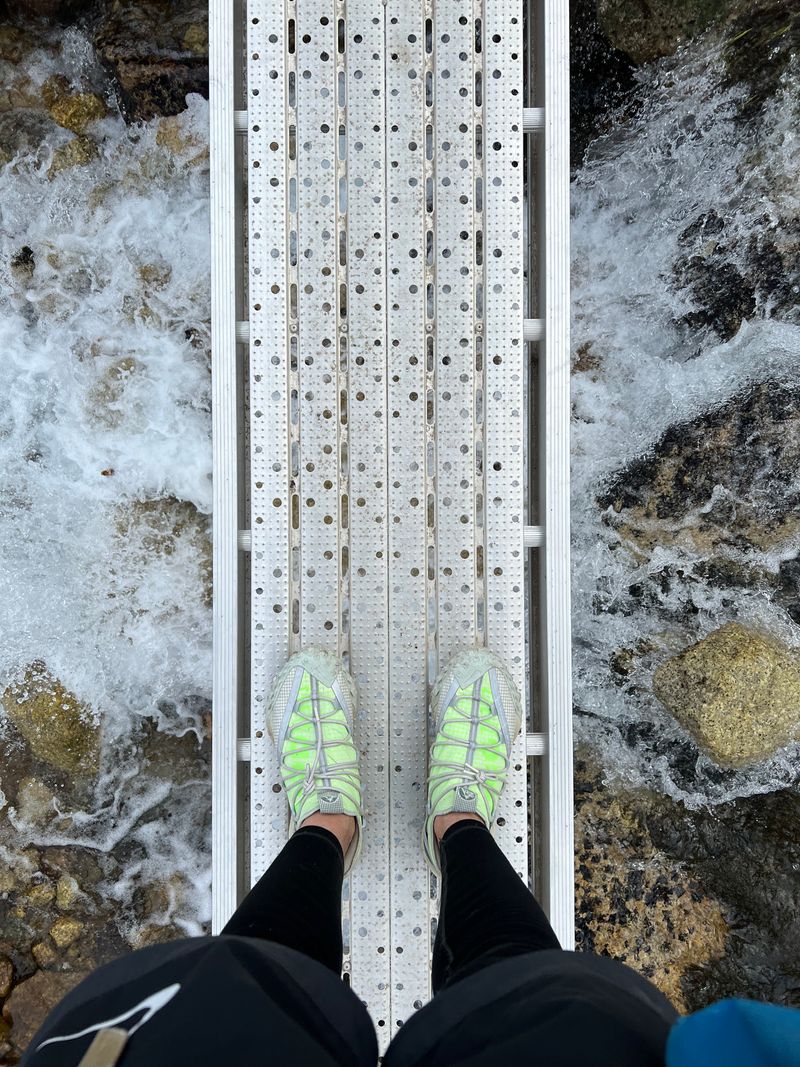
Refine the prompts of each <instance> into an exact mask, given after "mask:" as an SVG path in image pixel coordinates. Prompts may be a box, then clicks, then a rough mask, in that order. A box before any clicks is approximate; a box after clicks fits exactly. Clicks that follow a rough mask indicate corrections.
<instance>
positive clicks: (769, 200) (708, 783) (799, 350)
mask: <svg viewBox="0 0 800 1067" xmlns="http://www.w3.org/2000/svg"><path fill="white" fill-rule="evenodd" d="M721 50H722V41H721V40H720V39H719V38H717V37H715V36H712V35H708V36H707V37H706V38H705V39H704V40H701V41H696V42H693V43H690V44H689V45H686V46H684V47H682V48H681V49H680V50H679V51H678V52H677V53H676V55H675V56H673V57H670V58H669V59H665V60H663V61H661V62H659V63H657V64H654V65H651V66H649V67H645V68H642V69H641V70H640V71H638V72H637V75H636V80H637V83H638V84H637V87H636V90H635V93H636V96H637V98H638V107H637V108H635V109H632V108H631V107H630V102H628V103H627V105H626V115H623V112H622V110H620V114H619V116H618V121H617V122H616V123H614V124H612V127H611V132H609V133H608V134H606V135H604V136H603V137H601V138H599V139H597V140H595V141H594V142H593V143H592V144H591V145H590V147H589V151H588V153H587V156H586V158H585V160H584V164H583V166H582V167H581V168H580V170H579V171H578V172H577V174H576V176H575V179H574V182H573V187H572V217H573V218H572V300H573V317H572V344H573V352H578V351H579V350H580V349H581V346H587V345H590V346H591V352H592V354H593V356H594V357H595V358H596V361H597V362H599V368H598V369H597V370H596V371H595V372H594V373H576V374H574V376H573V405H574V422H573V438H572V442H573V460H572V480H573V495H572V516H573V571H572V575H573V600H572V602H573V613H574V614H573V635H574V646H575V675H574V693H575V702H576V705H577V706H578V707H579V708H580V709H581V712H582V713H581V714H579V715H578V716H577V717H576V730H577V733H578V736H579V737H580V738H583V739H586V740H589V741H590V742H591V743H592V744H593V745H594V746H595V748H599V749H600V751H601V752H602V754H603V763H604V766H605V767H606V768H607V769H608V770H609V771H610V772H612V773H613V772H617V773H619V774H620V775H621V776H623V777H624V778H626V779H627V780H629V781H631V782H634V783H643V784H648V785H651V786H654V787H656V788H662V789H664V790H665V791H666V792H668V793H670V794H671V795H673V796H675V797H680V798H681V799H683V800H684V801H686V802H687V803H688V804H689V805H690V806H692V805H694V804H697V803H700V802H703V801H705V800H710V801H714V802H717V801H723V800H727V799H731V798H732V797H735V796H741V795H746V794H750V793H757V792H765V791H767V790H769V789H772V788H775V787H776V786H778V785H781V784H785V783H787V782H789V781H792V780H793V779H794V778H796V776H797V773H798V765H799V762H798V758H797V751H796V749H794V750H793V749H789V750H786V751H784V752H783V753H781V754H778V755H777V756H776V757H775V758H773V759H771V760H769V761H767V762H766V763H763V764H761V765H760V766H758V767H756V768H754V769H752V770H750V771H742V772H739V773H730V774H727V773H726V774H722V775H721V774H719V772H718V768H716V767H715V766H714V765H713V764H712V763H711V762H710V761H708V760H706V759H705V758H704V757H700V758H699V759H698V761H697V764H696V766H695V767H693V768H692V769H691V771H690V773H688V775H687V773H686V771H685V768H684V769H683V770H682V771H680V772H679V771H678V768H677V765H676V761H675V759H673V758H672V756H671V752H672V751H673V750H674V751H677V750H678V749H679V748H680V742H681V741H682V740H683V741H685V735H684V734H683V733H682V731H681V730H680V729H679V728H678V727H677V726H676V725H675V724H674V723H673V721H672V719H671V717H670V716H669V715H668V714H667V713H666V712H665V711H664V709H663V708H662V707H661V705H660V704H659V703H658V701H657V700H656V699H655V698H654V697H653V696H652V695H651V694H650V692H649V679H650V675H651V673H652V666H653V664H652V663H651V664H650V668H649V670H648V669H642V670H640V671H639V673H638V674H637V675H636V676H635V678H634V681H636V682H638V683H639V684H638V685H636V686H634V687H633V691H629V690H628V689H627V688H626V691H623V689H622V688H620V687H619V686H618V685H615V684H614V681H613V680H612V678H611V676H610V671H609V657H610V656H611V654H612V653H613V652H614V651H615V650H618V649H620V648H623V647H625V646H628V647H630V646H632V645H633V644H634V643H635V641H636V639H637V638H651V639H652V640H653V643H654V644H655V645H656V646H658V647H659V648H660V649H662V651H661V653H660V655H659V656H658V657H657V658H656V660H655V662H656V663H657V662H658V661H659V660H660V659H663V658H664V655H665V654H666V652H665V651H663V650H664V648H665V642H664V632H665V631H666V630H673V631H677V630H679V629H680V628H676V626H675V625H674V624H672V623H670V622H669V621H665V620H669V617H670V608H671V607H674V606H675V605H671V604H670V596H671V595H674V594H670V593H669V592H664V593H663V594H662V595H661V598H660V600H661V602H660V604H659V606H658V609H657V610H654V609H652V607H648V608H642V607H641V606H639V607H638V608H636V607H632V606H631V605H630V603H629V601H630V598H627V601H628V602H626V593H627V590H628V589H629V587H630V586H632V585H633V584H634V583H637V582H638V583H641V582H646V581H647V577H648V574H656V573H657V572H659V571H660V570H661V569H662V568H663V567H664V566H665V565H673V566H674V567H677V566H682V565H683V566H685V565H686V564H687V561H689V562H691V559H690V557H688V556H687V553H686V552H684V551H681V550H678V549H677V548H671V547H657V548H656V549H655V551H654V553H653V554H652V556H651V558H650V559H648V560H646V561H645V562H637V561H636V559H634V557H633V555H632V554H630V553H629V552H627V551H626V550H625V548H624V546H621V545H620V543H619V540H620V539H619V536H618V535H617V534H615V533H614V531H613V529H611V528H609V526H607V525H605V524H604V523H603V522H602V521H601V520H602V515H601V511H600V509H599V507H598V504H597V499H596V498H597V496H598V493H599V491H600V489H601V487H602V486H603V485H604V484H607V482H608V481H609V480H610V478H611V477H612V475H613V474H614V472H616V471H618V470H619V469H620V468H622V467H624V466H625V464H626V463H628V462H629V461H630V460H632V459H633V458H635V457H637V456H640V455H642V454H645V453H647V452H648V450H649V449H651V448H652V447H653V446H654V445H655V443H656V442H657V441H658V439H659V438H660V437H661V435H662V434H663V433H664V431H665V430H666V429H667V428H668V427H669V426H671V425H673V424H675V423H680V422H684V421H686V420H688V419H691V418H693V417H695V416H697V415H698V414H700V413H701V412H704V411H707V410H708V409H709V408H711V407H714V406H716V405H718V404H721V403H723V402H725V401H728V400H730V399H731V398H732V397H735V396H737V395H738V394H740V393H742V392H743V391H744V392H746V390H747V388H748V386H752V384H754V383H759V382H767V381H769V382H778V381H792V380H794V381H795V382H796V381H797V375H798V371H799V370H800V326H799V325H798V324H797V323H798V318H797V315H796V312H795V313H794V314H792V312H791V311H789V312H787V311H785V310H781V309H775V308H774V307H773V306H772V302H771V300H770V298H769V296H768V295H765V296H764V297H763V298H759V299H758V301H757V302H756V307H755V311H754V313H753V314H752V315H751V316H750V317H749V318H748V319H745V320H744V321H743V322H742V324H741V327H740V328H739V330H738V332H737V333H736V334H735V336H733V337H731V338H730V339H728V340H726V341H724V342H721V341H720V339H719V337H718V336H715V335H714V334H713V332H711V331H701V330H697V329H687V327H686V326H685V325H682V324H681V323H680V321H679V320H680V319H681V317H682V316H684V315H685V314H686V313H687V312H691V310H692V308H693V304H692V302H691V297H690V294H689V293H688V292H687V291H686V290H680V291H679V290H677V288H676V286H675V285H674V284H673V283H672V280H671V279H672V267H673V264H674V263H675V261H676V260H677V259H678V257H679V255H680V254H681V251H682V250H681V249H680V247H679V241H678V238H679V235H680V234H681V232H682V231H683V230H684V229H685V228H686V227H687V226H688V225H689V224H690V223H692V222H693V221H694V220H695V219H696V218H697V217H698V216H700V215H701V214H703V213H704V212H708V211H710V210H712V209H713V210H714V211H716V212H717V214H718V215H719V216H721V217H722V218H723V219H724V221H725V233H726V238H727V242H728V244H730V245H731V247H732V249H733V251H732V254H731V257H730V259H731V262H732V263H733V264H734V266H741V267H742V269H743V270H746V269H747V265H746V264H745V262H744V260H745V256H746V250H747V247H748V240H749V239H750V238H757V237H758V236H759V230H760V229H763V228H764V227H765V226H766V225H772V224H773V223H777V224H778V229H779V230H780V227H781V226H786V225H787V222H788V223H790V222H791V220H794V219H796V218H797V216H798V206H800V204H799V203H798V194H799V190H798V184H797V174H798V173H799V172H800V141H799V140H798V136H797V107H798V99H800V97H799V95H798V93H799V90H800V65H799V64H798V57H797V55H796V54H795V56H794V62H793V63H791V64H790V65H789V66H788V68H787V70H786V71H785V72H784V75H783V78H782V82H781V86H780V88H779V91H778V93H777V95H775V96H773V97H772V98H771V99H770V100H768V102H767V103H766V106H765V108H764V112H763V114H762V115H760V116H758V117H756V118H751V119H750V120H749V121H742V120H741V116H740V107H741V104H742V102H743V101H744V100H745V98H746V95H747V89H746V88H745V86H743V85H733V86H727V87H726V86H725V85H724V84H723V79H722V69H723V65H722V54H721ZM631 112H634V114H633V116H632V117H631ZM798 281H800V279H798V278H797V277H795V279H794V286H793V292H794V293H795V294H796V293H797V292H798V291H800V289H798ZM792 320H793V321H792ZM752 475H753V478H754V479H757V478H758V477H759V473H758V471H756V470H753V472H752ZM785 476H786V479H787V480H788V481H789V482H791V483H793V484H794V485H795V487H796V486H797V485H798V479H800V473H799V472H797V471H787V472H785ZM799 548H800V545H797V544H794V545H782V546H780V548H776V549H775V550H774V551H773V552H771V553H763V554H761V555H760V556H759V557H758V562H759V563H760V564H761V566H763V567H764V568H765V569H767V570H769V571H773V572H774V571H776V570H777V568H778V565H779V563H780V562H781V560H782V559H786V558H791V557H792V556H795V555H796V554H797V552H798V549H799ZM753 558H754V557H753V556H752V555H751V557H750V559H751V561H752V560H753ZM725 597H726V591H725V590H719V589H714V588H712V587H710V586H704V587H700V588H699V589H698V590H697V591H696V592H695V593H694V598H695V603H696V606H697V607H698V609H699V611H698V619H697V623H696V627H695V636H694V637H690V638H689V639H688V640H685V641H684V642H683V643H684V644H689V643H691V641H692V640H694V639H697V638H699V637H700V636H703V635H704V634H706V633H708V632H709V631H711V630H713V629H715V628H717V627H718V626H720V625H722V624H723V623H724V622H727V621H728V620H729V619H732V618H738V619H739V621H741V622H744V623H747V622H752V623H760V624H762V625H764V626H766V627H767V628H768V629H770V630H771V631H772V632H773V633H775V634H777V635H778V636H779V637H780V638H782V639H783V640H784V641H786V642H787V643H789V644H796V643H797V631H796V629H795V628H794V627H793V626H792V624H791V622H790V621H789V618H788V616H787V615H786V614H785V612H783V610H782V609H780V608H778V607H776V606H775V605H774V604H773V603H772V602H771V600H770V598H769V597H768V596H767V595H765V593H764V591H763V590H761V589H758V588H752V589H743V590H737V592H736V596H735V598H734V602H733V603H731V599H730V593H729V592H728V593H727V597H728V599H727V601H726V600H725ZM662 609H663V610H662ZM642 722H648V723H653V724H655V726H656V730H655V735H656V736H657V737H658V738H659V741H658V743H655V744H654V743H640V744H634V745H630V744H624V743H623V742H622V741H621V740H620V737H621V735H622V734H623V733H624V727H625V725H627V724H631V723H642ZM651 734H652V731H651ZM672 742H674V745H673V744H672ZM684 747H685V746H684Z"/></svg>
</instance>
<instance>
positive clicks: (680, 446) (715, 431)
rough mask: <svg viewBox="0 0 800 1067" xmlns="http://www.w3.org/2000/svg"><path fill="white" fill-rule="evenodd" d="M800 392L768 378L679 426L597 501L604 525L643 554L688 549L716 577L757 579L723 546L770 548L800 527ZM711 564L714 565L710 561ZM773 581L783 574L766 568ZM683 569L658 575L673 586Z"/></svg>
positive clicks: (688, 577) (702, 573)
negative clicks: (799, 480) (799, 475)
mask: <svg viewBox="0 0 800 1067" xmlns="http://www.w3.org/2000/svg"><path fill="white" fill-rule="evenodd" d="M799 465H800V388H798V387H797V386H794V385H787V384H785V383H777V382H765V383H761V384H759V385H756V386H753V387H752V388H751V389H748V390H747V392H745V393H742V394H739V395H737V396H735V397H734V398H733V399H731V400H730V401H729V402H727V403H726V404H724V405H722V406H720V407H717V408H713V409H712V410H710V411H708V412H705V413H704V414H702V415H700V416H699V417H698V418H697V419H694V420H693V421H691V422H684V423H679V424H676V425H674V426H671V427H670V428H669V430H667V432H666V433H665V434H664V436H663V437H662V438H661V440H660V441H659V442H658V443H657V444H656V445H655V446H654V448H653V449H652V450H651V451H650V453H649V454H648V455H646V456H643V457H641V458H639V459H636V460H635V461H634V462H633V463H631V464H629V466H627V467H626V468H625V469H624V470H622V471H620V472H619V473H618V474H617V475H615V476H614V478H613V479H612V480H611V482H610V483H609V484H608V486H607V487H606V488H605V489H604V490H603V491H602V492H601V493H600V495H599V496H598V497H597V503H598V505H599V506H600V507H601V508H603V509H607V510H606V515H605V516H604V521H605V522H607V523H608V524H609V525H610V526H612V527H614V528H615V529H616V530H618V532H619V533H620V536H621V537H622V539H623V540H624V541H626V542H627V543H629V544H630V545H631V547H634V548H635V549H636V550H637V551H638V552H641V553H644V554H645V555H649V554H650V552H652V551H653V549H654V548H655V547H656V545H661V546H670V547H672V546H674V547H683V548H685V549H686V551H687V552H688V553H690V554H691V555H692V556H695V557H697V556H699V557H702V559H703V560H704V562H702V563H698V567H699V570H698V571H697V573H696V574H693V573H690V570H689V568H688V567H687V569H686V570H685V571H684V574H683V575H678V577H680V578H681V580H682V581H684V582H687V581H692V580H695V581H696V580H697V579H698V577H700V578H706V577H708V574H709V567H713V568H715V569H714V570H713V571H712V573H713V576H714V579H715V580H716V581H717V582H720V583H723V582H730V583H731V585H732V586H734V587H735V586H736V585H737V584H741V583H742V582H748V583H750V582H751V581H752V580H753V578H754V577H755V572H754V571H753V570H751V569H748V567H747V564H746V563H744V564H739V565H736V564H734V563H731V562H730V560H726V558H725V555H724V553H723V552H720V555H719V556H717V555H716V552H717V550H721V549H724V548H725V547H726V546H728V547H731V548H736V549H739V550H740V551H743V552H745V553H746V552H747V551H748V550H752V551H765V550H768V549H771V548H774V547H775V546H777V545H780V544H782V543H784V542H788V541H789V540H790V539H792V538H793V537H795V536H796V535H797V534H798V533H799V532H800V492H799V491H798V489H797V486H796V483H795V479H794V472H795V471H796V470H797V469H798V466H799ZM712 561H713V562H712ZM759 573H761V576H762V577H763V580H764V581H765V582H766V583H769V584H771V585H772V586H773V587H776V586H777V585H778V579H777V575H770V574H769V573H768V572H766V571H763V570H762V571H761V572H759ZM675 577H676V573H675V572H673V571H671V570H668V571H666V572H665V573H662V574H660V575H659V576H656V580H657V581H660V582H661V583H662V585H663V587H664V591H665V592H667V591H669V589H670V586H671V583H672V582H673V581H674V579H675Z"/></svg>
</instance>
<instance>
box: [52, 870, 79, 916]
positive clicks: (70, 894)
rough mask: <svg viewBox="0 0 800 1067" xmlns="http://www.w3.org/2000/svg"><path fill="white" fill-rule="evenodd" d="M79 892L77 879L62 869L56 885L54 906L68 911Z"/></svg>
mask: <svg viewBox="0 0 800 1067" xmlns="http://www.w3.org/2000/svg"><path fill="white" fill-rule="evenodd" d="M80 892H81V887H80V886H79V885H78V882H77V880H76V879H75V878H73V877H72V875H71V874H68V873H67V872H66V871H64V873H63V874H62V875H61V877H60V878H59V879H58V884H57V885H56V907H57V908H58V909H59V910H60V911H69V909H70V908H71V907H72V906H73V905H74V904H75V901H76V900H77V899H78V897H79V896H80Z"/></svg>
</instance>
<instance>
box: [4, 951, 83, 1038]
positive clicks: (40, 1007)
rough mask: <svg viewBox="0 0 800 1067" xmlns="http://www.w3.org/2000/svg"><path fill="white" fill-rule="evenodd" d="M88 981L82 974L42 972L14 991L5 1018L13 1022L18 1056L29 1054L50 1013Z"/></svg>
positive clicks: (12, 1028) (12, 1035)
mask: <svg viewBox="0 0 800 1067" xmlns="http://www.w3.org/2000/svg"><path fill="white" fill-rule="evenodd" d="M85 977H86V975H85V974H83V973H81V972H68V973H66V974H64V973H59V972H56V971H39V972H38V973H37V974H35V975H33V977H32V978H28V979H27V981H25V982H22V983H20V985H18V986H16V987H15V988H14V989H13V991H12V993H11V996H10V997H9V999H8V1000H7V1001H6V1003H5V1005H4V1006H3V1017H4V1018H5V1019H6V1020H8V1021H10V1022H11V1035H10V1036H11V1044H12V1046H13V1047H14V1048H15V1050H16V1051H17V1052H24V1051H25V1049H26V1048H27V1047H28V1043H29V1042H30V1040H31V1038H32V1037H33V1035H34V1034H35V1033H36V1031H37V1030H38V1029H39V1027H40V1026H41V1025H42V1023H43V1022H44V1020H45V1018H46V1017H47V1015H48V1014H49V1012H50V1011H51V1010H52V1009H53V1008H54V1007H55V1006H56V1004H58V1003H59V1002H60V1001H61V1000H63V999H64V997H65V996H66V995H67V993H69V991H70V990H71V989H73V988H74V987H75V986H76V985H77V984H78V982H80V981H81V980H82V979H83V978H85Z"/></svg>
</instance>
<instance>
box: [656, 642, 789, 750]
mask: <svg viewBox="0 0 800 1067" xmlns="http://www.w3.org/2000/svg"><path fill="white" fill-rule="evenodd" d="M653 692H654V693H655V695H656V696H657V697H658V698H659V700H661V701H662V703H664V704H665V705H666V706H667V707H668V708H669V710H670V711H671V712H672V714H673V715H674V716H675V718H676V719H677V720H678V721H679V722H680V723H681V724H682V725H683V726H684V727H685V728H686V729H687V730H688V731H689V733H691V734H692V736H693V737H694V738H695V740H696V741H697V742H698V744H699V745H701V746H702V747H703V748H704V749H705V750H706V751H707V752H708V753H709V755H710V756H711V757H712V758H713V759H714V760H715V761H716V762H717V763H719V764H721V765H723V766H728V767H743V766H747V765H748V764H750V763H755V762H757V761H759V760H763V759H766V758H767V757H769V756H771V755H772V754H773V753H774V752H775V751H777V749H779V748H781V747H782V746H784V745H786V744H788V743H789V742H791V741H793V740H795V739H798V738H800V656H798V654H797V653H796V652H795V651H794V650H793V649H791V648H788V647H787V646H786V645H784V644H783V643H782V642H780V641H778V640H777V639H776V638H774V637H772V636H770V635H767V634H761V633H757V632H755V631H753V630H750V629H747V628H746V627H744V626H741V625H740V624H739V623H737V622H730V623H727V624H726V625H725V626H722V627H720V628H719V629H718V630H715V631H713V632H712V633H710V634H709V635H708V636H707V637H705V638H703V640H702V641H699V642H698V643H697V644H695V645H692V646H691V648H688V649H686V650H685V651H683V652H681V653H680V655H678V656H675V657H673V658H672V659H669V660H667V661H666V662H665V663H662V664H661V665H660V666H659V667H658V668H657V669H656V671H655V673H654V675H653Z"/></svg>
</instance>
